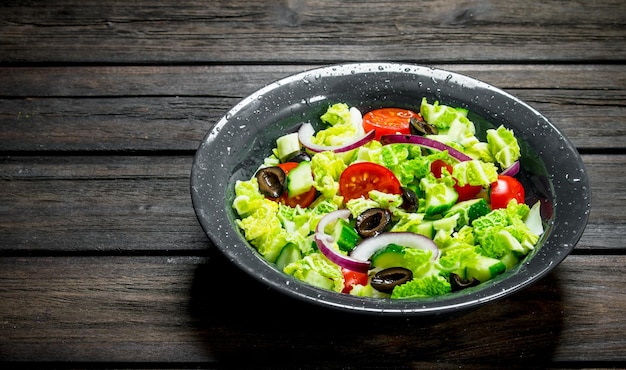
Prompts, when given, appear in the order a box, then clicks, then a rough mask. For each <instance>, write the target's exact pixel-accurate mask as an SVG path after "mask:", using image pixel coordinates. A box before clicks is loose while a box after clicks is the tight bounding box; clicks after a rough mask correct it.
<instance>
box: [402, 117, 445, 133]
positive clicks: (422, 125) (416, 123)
mask: <svg viewBox="0 0 626 370" xmlns="http://www.w3.org/2000/svg"><path fill="white" fill-rule="evenodd" d="M409 123H410V124H409V129H410V130H411V133H412V134H413V135H437V133H438V132H439V130H438V129H437V127H436V126H433V125H429V124H428V123H426V121H423V120H421V119H418V118H411V119H410V120H409Z"/></svg>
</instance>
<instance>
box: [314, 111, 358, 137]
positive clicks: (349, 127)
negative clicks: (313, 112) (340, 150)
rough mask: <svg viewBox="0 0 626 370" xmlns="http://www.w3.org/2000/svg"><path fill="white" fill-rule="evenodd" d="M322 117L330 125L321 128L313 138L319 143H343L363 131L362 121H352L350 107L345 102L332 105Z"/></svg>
mask: <svg viewBox="0 0 626 370" xmlns="http://www.w3.org/2000/svg"><path fill="white" fill-rule="evenodd" d="M320 118H321V120H322V122H324V123H326V124H327V125H328V127H327V128H325V129H323V130H319V131H318V132H317V133H316V134H315V136H314V137H313V138H312V139H311V141H312V142H313V143H315V144H318V145H330V146H334V145H342V144H345V143H347V142H348V141H350V140H352V139H354V137H355V136H356V135H357V134H360V133H362V131H363V128H362V127H361V125H360V122H357V123H354V122H352V114H351V113H350V107H348V105H347V104H344V103H337V104H333V105H331V106H330V107H329V108H328V110H327V111H326V113H324V114H323V115H322V116H321V117H320Z"/></svg>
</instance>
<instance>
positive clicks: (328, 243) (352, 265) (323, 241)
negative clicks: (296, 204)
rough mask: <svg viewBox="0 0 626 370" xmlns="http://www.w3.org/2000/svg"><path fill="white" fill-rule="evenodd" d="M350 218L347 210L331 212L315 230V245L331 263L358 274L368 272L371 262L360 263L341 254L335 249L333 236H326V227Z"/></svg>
mask: <svg viewBox="0 0 626 370" xmlns="http://www.w3.org/2000/svg"><path fill="white" fill-rule="evenodd" d="M349 217H350V211H349V210H347V209H340V210H338V211H334V212H331V213H329V214H327V215H326V216H324V217H322V219H321V220H320V221H319V222H318V224H317V227H316V228H315V243H316V244H317V247H318V248H319V250H320V252H322V254H324V255H325V256H326V258H328V259H329V260H330V261H332V262H333V263H336V264H337V265H339V266H340V267H344V268H347V269H348V270H352V271H356V272H367V271H368V270H369V268H370V262H369V261H367V260H365V261H360V260H357V259H354V258H352V257H350V256H346V255H344V254H342V253H340V252H339V251H338V250H336V249H335V248H334V247H333V244H334V243H335V240H334V239H333V237H332V236H330V235H328V234H326V232H325V231H324V229H325V228H326V226H327V225H328V224H330V223H332V222H334V221H336V220H338V219H340V218H343V219H345V220H347V219H348V218H349Z"/></svg>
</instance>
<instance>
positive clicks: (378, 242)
mask: <svg viewBox="0 0 626 370" xmlns="http://www.w3.org/2000/svg"><path fill="white" fill-rule="evenodd" d="M389 244H397V245H400V246H403V247H406V248H417V249H423V250H428V251H431V252H432V257H431V259H432V260H433V261H434V260H436V259H437V258H439V248H437V245H436V244H435V242H433V241H432V240H431V239H430V238H428V237H426V236H424V235H420V234H414V233H410V232H385V233H381V234H379V235H377V236H374V237H372V238H367V239H365V240H363V241H362V242H361V243H359V245H357V246H356V248H354V249H353V250H352V252H350V257H352V258H354V259H356V260H360V261H367V260H369V259H370V257H372V255H373V254H374V253H376V252H377V251H379V250H380V249H382V248H385V247H386V246H388V245H389Z"/></svg>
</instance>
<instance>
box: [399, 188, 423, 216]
mask: <svg viewBox="0 0 626 370" xmlns="http://www.w3.org/2000/svg"><path fill="white" fill-rule="evenodd" d="M418 202H419V200H418V199H417V194H415V192H414V191H413V190H411V189H409V188H405V187H402V205H401V206H400V207H401V208H402V209H404V210H405V211H407V212H415V211H417V207H418Z"/></svg>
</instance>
